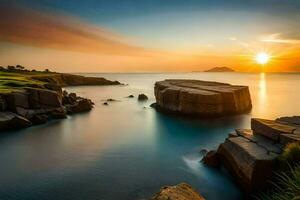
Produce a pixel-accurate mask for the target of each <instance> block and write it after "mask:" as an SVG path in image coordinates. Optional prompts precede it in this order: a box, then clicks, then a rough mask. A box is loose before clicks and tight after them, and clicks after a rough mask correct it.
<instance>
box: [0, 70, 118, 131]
mask: <svg viewBox="0 0 300 200" xmlns="http://www.w3.org/2000/svg"><path fill="white" fill-rule="evenodd" d="M5 76H7V79H8V80H9V81H7V80H6V79H5ZM10 76H14V77H15V76H16V77H17V78H16V79H11V77H10ZM1 78H2V80H5V82H4V81H2V84H3V85H4V87H5V89H3V90H0V131H5V130H10V129H18V128H25V127H29V126H32V125H36V124H42V123H46V122H47V121H48V120H50V119H63V118H66V117H67V115H70V114H75V113H81V112H86V111H90V110H91V109H92V108H93V102H92V101H91V100H90V99H86V98H83V97H79V96H77V95H76V94H75V93H70V94H69V93H68V92H67V91H63V90H62V87H66V86H79V85H120V83H119V82H118V81H110V80H106V79H104V78H96V77H84V76H79V75H72V74H60V73H38V74H36V73H32V72H22V73H17V72H11V73H9V72H5V73H4V76H2V77H1ZM16 80H18V81H16ZM19 80H22V81H19ZM35 81H38V82H37V84H32V82H34V83H35Z"/></svg>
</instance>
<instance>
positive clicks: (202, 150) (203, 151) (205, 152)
mask: <svg viewBox="0 0 300 200" xmlns="http://www.w3.org/2000/svg"><path fill="white" fill-rule="evenodd" d="M199 153H200V154H201V155H205V154H207V150H206V149H201V150H200V151H199Z"/></svg>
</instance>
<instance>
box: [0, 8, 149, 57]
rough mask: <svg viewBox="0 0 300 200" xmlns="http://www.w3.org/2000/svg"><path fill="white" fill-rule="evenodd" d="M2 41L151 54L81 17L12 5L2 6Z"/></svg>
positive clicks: (83, 49) (59, 48) (88, 50)
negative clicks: (84, 21) (88, 22)
mask: <svg viewBox="0 0 300 200" xmlns="http://www.w3.org/2000/svg"><path fill="white" fill-rule="evenodd" d="M0 41H5V42H11V43H17V44H21V45H28V46H34V47H42V48H51V49H58V50H68V51H75V52H87V53H96V54H97V53H101V54H113V55H144V54H148V53H149V52H148V51H146V50H145V49H143V48H141V47H137V46H134V45H130V44H127V43H125V42H123V41H122V40H121V38H120V37H118V36H116V35H115V34H113V33H110V32H108V31H105V30H103V29H101V28H99V27H96V26H93V25H89V24H86V23H83V22H81V21H79V20H78V19H75V18H72V17H68V16H64V15H61V14H57V13H55V14H54V13H53V14H49V13H42V12H38V11H35V10H30V9H27V8H23V7H18V6H12V5H11V6H1V7H0Z"/></svg>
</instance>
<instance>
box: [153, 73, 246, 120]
mask: <svg viewBox="0 0 300 200" xmlns="http://www.w3.org/2000/svg"><path fill="white" fill-rule="evenodd" d="M154 92H155V98H156V103H157V105H156V106H157V108H158V109H159V110H162V111H167V112H174V113H180V114H188V115H200V116H220V115H226V114H238V113H243V112H247V111H249V110H250V109H251V108H252V104H251V97H250V93H249V88H248V87H247V86H236V85H230V84H227V83H218V82H210V81H200V80H185V79H167V80H164V81H159V82H156V83H155V88H154Z"/></svg>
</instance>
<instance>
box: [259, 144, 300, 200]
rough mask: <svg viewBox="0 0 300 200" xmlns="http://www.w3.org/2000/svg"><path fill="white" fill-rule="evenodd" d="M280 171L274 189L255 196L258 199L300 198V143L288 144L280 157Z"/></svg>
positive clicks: (296, 199)
mask: <svg viewBox="0 0 300 200" xmlns="http://www.w3.org/2000/svg"><path fill="white" fill-rule="evenodd" d="M278 161H279V170H278V171H279V172H277V173H276V178H275V179H274V180H273V181H272V185H273V189H271V190H269V191H267V192H265V193H262V194H260V195H258V196H257V197H255V198H256V199H258V200H300V144H299V143H290V144H288V145H287V146H286V147H285V149H284V151H283V153H282V154H281V155H280V156H279V158H278Z"/></svg>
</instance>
